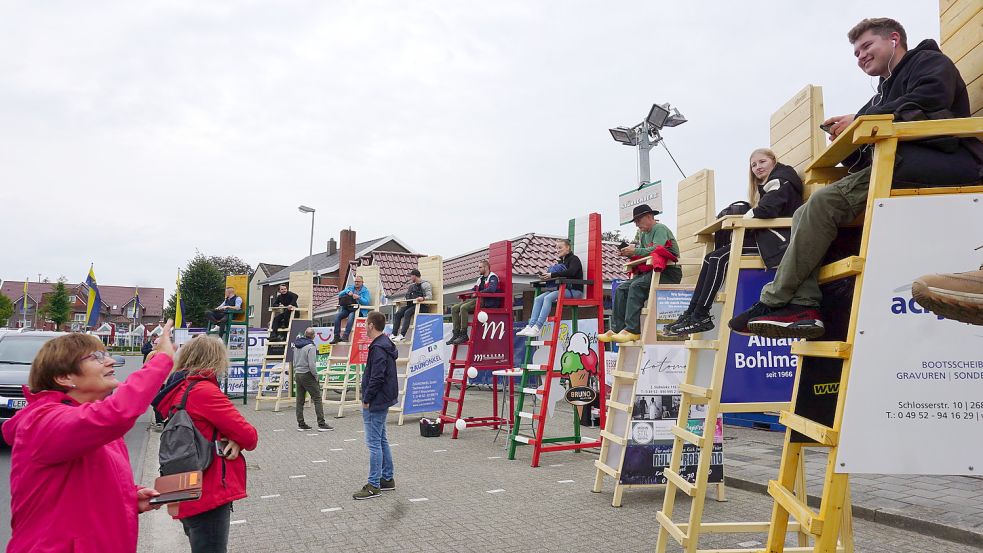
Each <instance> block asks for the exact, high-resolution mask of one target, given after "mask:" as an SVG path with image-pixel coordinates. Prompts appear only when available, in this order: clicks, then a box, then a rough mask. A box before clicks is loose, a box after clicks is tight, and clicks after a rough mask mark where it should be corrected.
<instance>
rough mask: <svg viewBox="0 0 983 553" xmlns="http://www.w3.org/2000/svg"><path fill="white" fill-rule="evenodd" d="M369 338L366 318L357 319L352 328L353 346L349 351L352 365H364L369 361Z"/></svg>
mask: <svg viewBox="0 0 983 553" xmlns="http://www.w3.org/2000/svg"><path fill="white" fill-rule="evenodd" d="M370 345H372V342H371V341H370V340H369V336H368V333H367V332H366V331H365V319H362V318H357V319H355V328H354V329H353V330H352V347H351V349H350V350H349V352H348V360H349V362H350V363H351V364H352V365H364V364H366V363H368V362H369V346H370Z"/></svg>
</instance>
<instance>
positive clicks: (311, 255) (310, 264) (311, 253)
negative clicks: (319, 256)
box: [297, 205, 314, 274]
mask: <svg viewBox="0 0 983 553" xmlns="http://www.w3.org/2000/svg"><path fill="white" fill-rule="evenodd" d="M297 210H298V211H300V212H301V213H310V214H311V247H310V250H309V251H308V254H307V270H308V271H310V272H311V274H313V273H314V269H313V266H314V208H313V207H307V206H306V205H301V206H297Z"/></svg>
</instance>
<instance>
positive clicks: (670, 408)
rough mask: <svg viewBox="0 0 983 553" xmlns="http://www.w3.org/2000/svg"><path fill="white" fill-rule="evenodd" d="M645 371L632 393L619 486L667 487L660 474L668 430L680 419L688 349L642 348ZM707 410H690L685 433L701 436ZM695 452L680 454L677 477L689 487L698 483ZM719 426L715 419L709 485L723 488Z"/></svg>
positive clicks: (688, 447)
mask: <svg viewBox="0 0 983 553" xmlns="http://www.w3.org/2000/svg"><path fill="white" fill-rule="evenodd" d="M642 355H643V365H642V368H641V370H640V373H639V376H638V382H637V385H636V389H635V403H634V406H633V409H632V420H631V422H630V424H631V432H630V434H629V439H628V448H627V450H626V451H625V458H624V464H623V465H622V469H621V483H622V484H631V485H639V484H646V485H652V484H665V483H666V478H665V476H664V474H663V471H664V470H665V468H666V467H668V466H669V457H670V456H671V455H672V441H673V435H672V430H671V428H672V427H673V426H675V424H676V421H677V418H678V417H679V405H680V394H679V383H680V382H682V381H683V379H684V378H685V376H686V356H687V349H686V348H683V347H680V346H678V345H648V346H645V348H644V351H643V353H642ZM705 412H706V407H705V406H703V405H696V406H694V407H693V408H692V409H691V410H690V419H689V423H688V426H687V428H688V430H689V431H690V432H693V433H695V434H697V435H702V434H703V425H704V423H705V420H704V419H705V418H706V417H705ZM698 462H699V449H698V448H697V447H696V446H695V445H692V444H687V445H686V446H685V447H684V448H683V461H682V465H680V471H679V474H680V476H682V477H683V478H686V479H687V480H688V481H690V482H693V481H695V478H696V468H697V464H698ZM723 475H724V467H723V420H722V418H720V417H718V418H717V420H716V424H715V428H714V439H713V455H712V458H711V464H710V479H709V482H711V483H715V482H722V481H723Z"/></svg>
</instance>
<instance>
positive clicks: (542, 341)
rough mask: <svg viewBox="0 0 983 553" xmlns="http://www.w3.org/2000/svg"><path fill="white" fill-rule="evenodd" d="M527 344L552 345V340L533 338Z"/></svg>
mask: <svg viewBox="0 0 983 553" xmlns="http://www.w3.org/2000/svg"><path fill="white" fill-rule="evenodd" d="M529 345H530V346H552V345H553V341H552V340H535V341H533V342H529Z"/></svg>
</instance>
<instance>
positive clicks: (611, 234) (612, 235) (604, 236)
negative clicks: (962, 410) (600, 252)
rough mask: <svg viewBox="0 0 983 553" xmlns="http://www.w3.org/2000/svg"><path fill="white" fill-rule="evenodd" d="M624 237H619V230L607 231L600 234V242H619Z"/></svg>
mask: <svg viewBox="0 0 983 553" xmlns="http://www.w3.org/2000/svg"><path fill="white" fill-rule="evenodd" d="M624 239H625V237H624V236H622V235H621V230H619V229H615V230H608V231H604V232H602V233H601V240H606V241H608V242H621V241H622V240H624Z"/></svg>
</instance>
